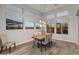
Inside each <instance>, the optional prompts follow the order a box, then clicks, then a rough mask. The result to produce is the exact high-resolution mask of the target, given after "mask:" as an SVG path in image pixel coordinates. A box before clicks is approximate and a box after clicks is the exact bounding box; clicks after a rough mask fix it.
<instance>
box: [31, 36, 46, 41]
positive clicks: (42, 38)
mask: <svg viewBox="0 0 79 59" xmlns="http://www.w3.org/2000/svg"><path fill="white" fill-rule="evenodd" d="M32 38H34V39H35V40H44V38H45V35H41V36H34V37H32Z"/></svg>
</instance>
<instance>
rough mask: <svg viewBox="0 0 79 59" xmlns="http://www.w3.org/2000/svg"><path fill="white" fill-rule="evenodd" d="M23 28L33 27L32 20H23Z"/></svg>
mask: <svg viewBox="0 0 79 59" xmlns="http://www.w3.org/2000/svg"><path fill="white" fill-rule="evenodd" d="M24 26H25V29H34V22H33V21H24Z"/></svg>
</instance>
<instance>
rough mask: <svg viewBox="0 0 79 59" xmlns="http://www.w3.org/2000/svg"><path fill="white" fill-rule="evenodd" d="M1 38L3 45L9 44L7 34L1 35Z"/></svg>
mask: <svg viewBox="0 0 79 59" xmlns="http://www.w3.org/2000/svg"><path fill="white" fill-rule="evenodd" d="M0 38H1V44H5V43H7V42H9V41H8V38H7V35H6V34H2V35H0Z"/></svg>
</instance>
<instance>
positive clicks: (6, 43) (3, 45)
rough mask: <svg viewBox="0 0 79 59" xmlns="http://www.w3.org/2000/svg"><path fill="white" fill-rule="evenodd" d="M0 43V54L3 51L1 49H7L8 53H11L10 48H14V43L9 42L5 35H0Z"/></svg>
mask: <svg viewBox="0 0 79 59" xmlns="http://www.w3.org/2000/svg"><path fill="white" fill-rule="evenodd" d="M0 41H1V52H2V51H3V48H5V49H6V50H7V49H9V53H11V48H12V47H13V46H14V48H16V44H15V42H14V41H9V40H8V38H7V35H6V34H2V35H0Z"/></svg>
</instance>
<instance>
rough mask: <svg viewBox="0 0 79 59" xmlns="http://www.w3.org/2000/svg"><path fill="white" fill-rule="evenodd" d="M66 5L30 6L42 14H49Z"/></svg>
mask: <svg viewBox="0 0 79 59" xmlns="http://www.w3.org/2000/svg"><path fill="white" fill-rule="evenodd" d="M65 5H66V4H29V5H28V6H29V7H31V8H33V9H36V10H38V11H40V12H48V11H51V10H53V9H56V8H59V7H62V6H65Z"/></svg>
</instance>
